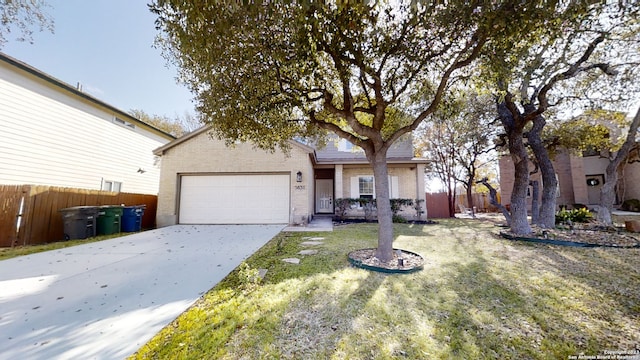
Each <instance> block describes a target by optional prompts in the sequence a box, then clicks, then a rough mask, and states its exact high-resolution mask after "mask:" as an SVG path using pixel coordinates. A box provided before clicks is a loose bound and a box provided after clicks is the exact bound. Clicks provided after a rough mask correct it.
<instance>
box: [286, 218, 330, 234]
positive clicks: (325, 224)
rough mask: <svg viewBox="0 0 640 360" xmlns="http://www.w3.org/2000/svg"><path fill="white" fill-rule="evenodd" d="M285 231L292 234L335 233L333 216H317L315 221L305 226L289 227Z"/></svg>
mask: <svg viewBox="0 0 640 360" xmlns="http://www.w3.org/2000/svg"><path fill="white" fill-rule="evenodd" d="M283 231H291V232H302V231H305V232H314V231H333V220H332V216H325V215H316V216H314V218H313V220H311V222H310V223H308V224H307V225H305V226H287V227H286V228H284V230H283Z"/></svg>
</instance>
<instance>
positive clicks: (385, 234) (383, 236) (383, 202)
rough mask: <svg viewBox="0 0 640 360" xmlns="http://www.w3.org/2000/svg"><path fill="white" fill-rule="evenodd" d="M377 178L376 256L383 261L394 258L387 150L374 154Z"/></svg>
mask: <svg viewBox="0 0 640 360" xmlns="http://www.w3.org/2000/svg"><path fill="white" fill-rule="evenodd" d="M372 160H373V161H372V166H373V176H374V178H375V192H376V206H377V209H378V249H377V250H376V257H377V258H378V259H380V260H381V261H390V260H392V259H393V219H392V212H391V202H390V201H389V171H388V168H387V152H386V151H380V152H378V153H376V154H374V156H372Z"/></svg>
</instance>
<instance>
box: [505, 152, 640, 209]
mask: <svg viewBox="0 0 640 360" xmlns="http://www.w3.org/2000/svg"><path fill="white" fill-rule="evenodd" d="M608 163H609V160H608V159H607V158H605V157H602V156H600V154H599V153H594V152H591V153H585V154H583V156H579V155H572V154H570V153H569V152H568V151H561V152H559V153H558V154H557V155H556V157H555V159H554V160H553V166H554V168H555V171H556V175H557V177H558V199H557V201H556V203H557V205H558V207H560V206H568V207H572V206H573V205H574V204H583V205H587V206H589V207H591V206H593V205H597V204H598V203H599V202H600V189H601V188H602V185H603V184H604V183H605V182H606V181H607V179H606V176H605V169H606V167H607V164H608ZM532 168H533V167H532ZM499 169H500V192H501V202H502V204H503V205H507V204H509V203H510V201H511V193H512V190H513V182H514V176H515V170H514V166H513V162H512V160H511V157H510V156H508V155H505V156H501V157H500V159H499ZM530 180H538V182H539V184H540V187H542V180H541V179H540V173H536V174H533V175H531V178H530ZM627 199H640V163H638V162H635V163H631V164H626V165H625V166H624V168H623V170H622V171H621V173H620V176H619V180H618V184H617V187H616V200H617V201H616V203H617V204H620V203H621V202H623V201H624V200H627ZM527 203H528V205H529V206H531V187H529V191H528V194H527Z"/></svg>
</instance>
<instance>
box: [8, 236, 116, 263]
mask: <svg viewBox="0 0 640 360" xmlns="http://www.w3.org/2000/svg"><path fill="white" fill-rule="evenodd" d="M125 235H128V233H118V234H112V235H100V236H95V237H91V238H88V239H78V240H68V241H56V242H51V243H47V244H41V245H27V246H15V247H12V248H9V247H7V248H0V260H6V259H11V258H14V257H17V256H23V255H29V254H35V253H39V252H43V251H49V250H57V249H63V248H66V247H70V246H76V245H82V244H88V243H92V242H96V241H102V240H107V239H113V238H116V237H120V236H125Z"/></svg>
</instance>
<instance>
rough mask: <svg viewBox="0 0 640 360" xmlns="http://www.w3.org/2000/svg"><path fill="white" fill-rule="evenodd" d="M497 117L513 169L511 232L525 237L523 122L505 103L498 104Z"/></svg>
mask: <svg viewBox="0 0 640 360" xmlns="http://www.w3.org/2000/svg"><path fill="white" fill-rule="evenodd" d="M498 115H499V117H500V121H501V122H502V124H503V126H504V129H505V131H506V133H507V140H508V147H509V153H510V154H511V159H512V160H513V165H514V167H515V179H514V182H513V192H512V193H511V231H512V232H513V233H515V234H519V235H525V234H530V233H531V226H529V222H528V221H527V187H528V186H529V159H528V154H527V149H526V147H525V145H524V138H523V129H524V125H525V124H524V121H523V120H522V119H521V118H519V119H516V118H515V115H514V114H512V113H511V111H510V110H509V109H508V107H507V105H506V103H505V101H502V102H500V103H498Z"/></svg>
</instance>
